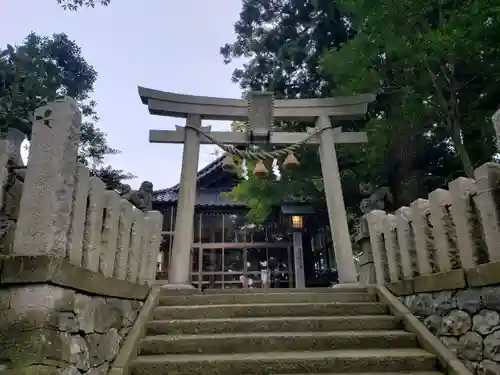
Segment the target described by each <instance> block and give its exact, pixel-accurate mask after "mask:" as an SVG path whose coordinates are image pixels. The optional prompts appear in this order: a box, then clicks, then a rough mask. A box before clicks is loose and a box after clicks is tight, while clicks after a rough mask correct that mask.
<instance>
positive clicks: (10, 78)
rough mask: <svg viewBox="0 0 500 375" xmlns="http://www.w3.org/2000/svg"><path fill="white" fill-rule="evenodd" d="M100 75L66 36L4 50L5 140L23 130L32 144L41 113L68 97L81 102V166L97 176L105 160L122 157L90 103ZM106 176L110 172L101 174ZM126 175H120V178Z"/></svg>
mask: <svg viewBox="0 0 500 375" xmlns="http://www.w3.org/2000/svg"><path fill="white" fill-rule="evenodd" d="M96 78H97V72H96V71H95V70H94V68H93V67H92V66H91V65H89V64H88V63H87V62H86V61H85V59H84V57H83V56H82V53H81V49H80V47H79V46H78V45H77V44H76V43H75V42H74V41H72V40H70V39H69V38H68V36H67V35H66V34H54V35H52V36H51V37H41V36H39V35H37V34H35V33H31V34H30V35H28V36H27V37H26V39H25V40H24V43H22V44H21V45H19V46H11V45H8V46H7V48H6V49H5V50H0V134H1V135H2V136H4V135H5V134H6V132H7V130H8V129H9V128H16V129H19V130H21V131H22V132H23V133H25V134H26V135H27V137H28V138H29V137H30V135H31V122H32V115H33V112H34V110H35V109H36V108H38V107H39V106H42V105H44V104H46V103H47V102H49V101H51V100H54V99H55V98H56V97H58V96H60V95H68V96H71V97H73V98H75V100H76V101H77V102H78V104H79V106H80V109H81V111H82V115H83V118H84V122H83V126H82V132H81V143H80V148H79V155H78V159H79V162H81V163H83V164H84V165H87V166H89V167H90V169H91V171H93V172H95V173H97V172H98V171H100V170H101V168H104V170H105V171H107V172H106V173H108V174H109V173H110V172H111V169H109V168H108V167H103V162H104V157H105V156H106V155H113V154H117V153H118V150H115V149H113V148H112V147H110V146H109V145H108V143H107V140H106V135H105V133H103V132H102V131H101V130H100V129H99V128H98V127H97V126H96V122H98V121H99V117H98V116H97V113H96V102H95V101H93V100H90V93H91V92H92V90H93V87H94V82H95V80H96ZM102 173H105V172H102ZM120 176H121V177H123V178H125V177H126V176H127V174H124V173H123V172H122V171H116V174H115V180H116V179H117V178H118V177H120Z"/></svg>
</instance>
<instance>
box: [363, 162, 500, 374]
mask: <svg viewBox="0 0 500 375" xmlns="http://www.w3.org/2000/svg"><path fill="white" fill-rule="evenodd" d="M363 221H364V222H365V223H366V225H365V226H361V227H360V229H361V230H360V232H359V233H358V237H357V240H358V242H359V244H360V246H361V248H362V249H363V256H362V258H363V259H365V260H366V261H365V262H364V263H363V267H362V268H361V271H360V272H361V273H362V275H361V277H360V282H363V281H364V282H366V283H370V282H374V283H376V284H378V285H379V286H384V287H386V288H387V289H389V290H390V291H391V292H392V293H393V294H394V295H396V296H398V297H399V298H400V300H401V301H402V302H403V303H404V304H405V305H406V306H407V307H408V308H409V310H410V311H411V312H412V313H413V314H415V315H416V316H419V317H420V318H421V319H422V321H423V322H424V323H425V325H426V326H427V327H428V328H429V330H430V331H432V332H433V333H434V334H435V335H436V336H437V337H439V338H440V339H441V341H442V342H443V343H444V344H445V345H447V346H448V347H449V348H450V349H451V350H452V351H454V352H455V353H456V355H457V356H458V357H459V358H460V359H461V360H463V361H464V363H465V364H466V365H467V366H468V367H469V368H471V369H472V370H473V371H475V373H476V374H481V375H493V374H495V375H498V374H500V315H499V314H500V246H499V244H500V164H497V163H486V164H484V165H482V166H480V167H479V168H477V169H476V171H475V178H474V179H470V178H464V177H461V178H458V179H456V180H454V181H452V182H450V183H449V185H448V189H447V190H446V189H437V190H435V191H432V192H431V193H430V194H429V196H428V199H417V200H415V201H414V202H412V203H411V204H410V205H409V206H408V207H401V208H399V209H398V210H396V212H393V213H387V212H385V211H382V210H373V211H371V212H370V213H368V214H367V215H365V217H364V218H363ZM363 275H364V276H363Z"/></svg>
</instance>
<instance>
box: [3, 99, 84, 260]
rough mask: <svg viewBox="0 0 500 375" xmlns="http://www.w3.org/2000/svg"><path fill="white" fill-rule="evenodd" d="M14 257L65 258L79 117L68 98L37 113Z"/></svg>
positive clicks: (15, 237)
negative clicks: (45, 256) (47, 256)
mask: <svg viewBox="0 0 500 375" xmlns="http://www.w3.org/2000/svg"><path fill="white" fill-rule="evenodd" d="M35 116H36V117H35V121H34V122H33V128H32V140H31V147H30V153H29V157H28V166H29V167H28V169H27V171H26V175H25V180H24V191H23V195H22V198H21V203H20V208H19V218H18V222H17V229H16V233H15V236H14V248H13V254H14V255H42V254H52V255H57V256H61V257H64V256H65V255H66V247H67V241H68V231H69V227H70V218H71V211H72V196H73V188H74V183H75V175H76V165H77V161H76V155H77V150H78V143H79V138H80V127H81V113H80V110H79V108H78V105H77V103H76V101H75V100H74V99H72V98H69V97H64V98H63V99H59V100H56V101H54V102H51V103H49V104H47V105H46V106H43V107H41V108H39V109H38V110H37V111H36V113H35Z"/></svg>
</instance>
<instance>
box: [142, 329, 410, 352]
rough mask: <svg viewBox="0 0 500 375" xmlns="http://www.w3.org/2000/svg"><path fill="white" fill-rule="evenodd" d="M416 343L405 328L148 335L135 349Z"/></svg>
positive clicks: (300, 348) (368, 346)
mask: <svg viewBox="0 0 500 375" xmlns="http://www.w3.org/2000/svg"><path fill="white" fill-rule="evenodd" d="M416 347H417V340H416V337H415V336H414V335H413V334H411V333H408V332H405V331H368V332H360V331H344V332H268V333H239V334H234V333H233V334H213V335H176V336H172V335H162V336H149V337H146V338H145V339H143V340H142V341H141V345H140V350H139V353H140V355H157V354H229V353H257V352H278V351H294V350H297V351H307V350H318V351H323V350H337V349H360V350H363V349H389V348H401V349H403V348H416Z"/></svg>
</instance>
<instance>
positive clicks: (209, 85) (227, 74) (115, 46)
mask: <svg viewBox="0 0 500 375" xmlns="http://www.w3.org/2000/svg"><path fill="white" fill-rule="evenodd" d="M215 4H217V6H215ZM240 10H241V1H238V0H216V1H214V0H211V1H207V0H182V1H179V0H177V1H176V0H170V1H169V0H147V1H140V0H112V1H111V4H110V5H109V6H108V7H96V8H94V9H82V10H79V11H78V12H69V11H64V10H63V9H62V8H60V7H59V5H58V4H57V1H56V0H0V13H1V14H2V22H1V23H0V46H1V47H2V48H5V46H6V45H7V44H8V43H10V44H18V43H21V42H22V40H23V39H24V38H25V37H26V36H27V35H28V34H29V33H30V32H31V31H34V32H36V33H37V34H39V35H43V36H49V35H51V34H53V33H61V32H64V33H66V34H67V35H68V36H69V38H70V39H72V40H74V41H75V42H76V43H77V44H78V45H79V46H80V47H81V49H82V54H83V56H84V58H85V60H86V61H87V62H88V63H89V64H91V65H93V66H94V68H95V70H96V71H97V72H98V79H97V82H96V84H95V86H94V93H93V94H92V99H94V100H96V101H97V103H98V106H97V111H98V114H99V116H100V118H101V120H100V122H99V123H98V126H99V128H100V129H101V130H103V131H104V132H105V133H106V134H107V139H108V142H109V144H110V146H111V147H113V148H116V149H118V150H120V151H121V153H120V154H119V155H115V156H111V157H108V158H107V159H106V162H108V163H110V164H111V165H112V166H113V167H114V168H116V169H123V170H125V171H127V172H130V173H133V174H134V175H136V176H137V178H136V179H135V180H132V181H130V185H131V186H132V188H138V187H139V185H140V183H141V181H144V180H147V181H151V182H153V184H154V188H155V190H157V189H162V188H167V187H170V186H172V185H175V184H176V183H177V182H179V178H180V170H181V161H182V145H169V144H152V143H149V140H148V139H149V129H165V130H167V129H169V130H170V129H174V128H175V125H184V122H185V120H184V119H181V118H168V117H162V116H152V115H150V114H149V113H148V109H147V106H146V105H143V104H142V103H141V101H140V99H139V95H138V91H137V87H138V86H144V87H148V88H153V89H157V90H163V91H170V92H177V93H183V94H192V95H207V96H218V97H229V98H240V97H241V90H240V88H239V86H238V85H237V84H235V83H232V82H231V74H232V71H233V70H234V68H235V67H237V66H238V65H239V64H241V62H237V63H234V64H232V65H224V63H223V59H222V56H220V54H219V48H220V47H221V46H222V45H224V44H225V43H227V42H232V41H233V40H234V35H235V34H234V27H233V25H234V23H235V22H236V21H237V20H238V19H239V12H240ZM203 125H204V126H207V125H210V126H211V127H212V130H228V129H229V123H228V122H223V121H220V122H219V121H204V122H203ZM213 151H214V147H212V146H208V145H207V146H205V145H202V146H201V151H200V168H201V167H203V166H205V165H206V164H208V163H209V162H210V161H212V160H214V159H215V156H214V155H213Z"/></svg>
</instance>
